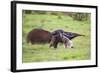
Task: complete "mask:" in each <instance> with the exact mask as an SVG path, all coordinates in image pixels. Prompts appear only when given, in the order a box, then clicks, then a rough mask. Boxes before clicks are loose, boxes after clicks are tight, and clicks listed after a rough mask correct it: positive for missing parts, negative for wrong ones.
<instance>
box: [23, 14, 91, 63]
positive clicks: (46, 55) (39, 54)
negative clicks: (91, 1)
mask: <svg viewBox="0 0 100 73" xmlns="http://www.w3.org/2000/svg"><path fill="white" fill-rule="evenodd" d="M35 28H42V29H45V30H48V31H50V32H52V31H54V30H56V29H63V30H64V31H70V32H75V33H80V34H84V35H85V37H82V36H80V37H77V38H75V39H73V43H74V48H64V45H61V44H59V46H58V48H57V49H55V48H49V44H42V45H41V44H35V45H32V44H30V43H27V42H26V36H27V34H28V32H30V31H31V30H32V29H35ZM90 30H91V29H90V22H89V21H88V20H87V21H76V20H73V18H71V17H69V16H64V15H62V16H61V18H58V16H57V15H50V14H23V31H22V32H23V44H22V45H23V52H22V53H23V59H22V60H23V62H25V63H28V62H41V61H61V60H66V61H67V60H87V59H90V58H91V56H90V53H91V48H90V46H91V45H90Z"/></svg>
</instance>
